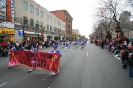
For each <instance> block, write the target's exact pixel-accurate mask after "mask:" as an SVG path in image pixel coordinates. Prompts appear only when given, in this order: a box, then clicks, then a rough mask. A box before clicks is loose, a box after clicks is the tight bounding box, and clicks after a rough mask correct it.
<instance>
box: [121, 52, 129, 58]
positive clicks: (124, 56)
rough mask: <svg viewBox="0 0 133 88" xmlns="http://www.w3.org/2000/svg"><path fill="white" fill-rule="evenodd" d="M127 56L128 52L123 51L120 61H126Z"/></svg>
mask: <svg viewBox="0 0 133 88" xmlns="http://www.w3.org/2000/svg"><path fill="white" fill-rule="evenodd" d="M128 54H129V51H127V50H124V53H123V54H122V60H128V56H129V55H128Z"/></svg>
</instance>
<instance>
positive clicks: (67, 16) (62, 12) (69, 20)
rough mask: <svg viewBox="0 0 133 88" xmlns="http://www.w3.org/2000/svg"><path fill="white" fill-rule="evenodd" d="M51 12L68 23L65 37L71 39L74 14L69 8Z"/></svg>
mask: <svg viewBox="0 0 133 88" xmlns="http://www.w3.org/2000/svg"><path fill="white" fill-rule="evenodd" d="M50 12H51V13H53V14H54V15H55V16H56V17H58V18H59V19H61V20H62V21H64V22H65V23H66V29H65V39H71V37H72V21H73V18H72V16H71V15H70V14H69V13H68V11H67V10H56V11H50Z"/></svg>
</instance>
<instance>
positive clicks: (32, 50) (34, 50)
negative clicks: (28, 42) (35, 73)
mask: <svg viewBox="0 0 133 88" xmlns="http://www.w3.org/2000/svg"><path fill="white" fill-rule="evenodd" d="M30 51H31V52H33V53H34V52H37V50H36V49H35V48H33V47H32V48H31V50H30ZM31 63H35V61H34V58H32V59H31ZM34 69H36V68H35V67H34ZM32 70H33V69H30V70H29V71H28V73H30V72H32Z"/></svg>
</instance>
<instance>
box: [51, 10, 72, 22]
mask: <svg viewBox="0 0 133 88" xmlns="http://www.w3.org/2000/svg"><path fill="white" fill-rule="evenodd" d="M62 10H63V11H65V12H66V13H67V14H68V15H69V16H70V17H71V18H72V16H71V15H70V14H69V13H68V11H67V10H65V9H62ZM56 11H61V10H55V11H50V12H56ZM72 20H73V18H72Z"/></svg>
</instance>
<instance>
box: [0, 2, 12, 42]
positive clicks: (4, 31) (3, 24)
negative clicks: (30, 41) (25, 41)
mask: <svg viewBox="0 0 133 88" xmlns="http://www.w3.org/2000/svg"><path fill="white" fill-rule="evenodd" d="M14 32H15V31H14V0H0V43H1V42H8V41H14V34H15V33H14Z"/></svg>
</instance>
